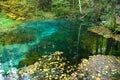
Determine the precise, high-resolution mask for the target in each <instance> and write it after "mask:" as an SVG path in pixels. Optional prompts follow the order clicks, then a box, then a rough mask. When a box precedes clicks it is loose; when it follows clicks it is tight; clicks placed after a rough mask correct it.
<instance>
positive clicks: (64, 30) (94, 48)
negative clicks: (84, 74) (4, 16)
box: [0, 19, 119, 70]
mask: <svg viewBox="0 0 120 80" xmlns="http://www.w3.org/2000/svg"><path fill="white" fill-rule="evenodd" d="M80 25H81V29H80V36H79V41H78V31H79V27H80ZM90 26H92V25H91V23H87V22H82V21H79V20H75V19H57V20H44V21H29V22H25V23H24V24H21V26H19V27H18V28H17V29H16V30H14V31H12V32H10V33H7V34H4V36H3V37H2V40H4V41H3V42H2V40H1V41H0V53H1V55H0V57H1V64H2V65H3V66H2V67H3V69H5V70H9V68H11V67H12V66H15V67H23V66H26V65H30V64H33V63H34V62H36V61H37V60H38V59H39V57H41V56H42V55H50V54H52V53H54V52H55V51H62V52H64V54H63V56H64V57H66V58H67V59H68V60H69V61H71V63H72V62H73V63H75V62H79V61H80V60H81V59H82V58H85V57H88V56H90V55H93V54H98V53H99V54H100V53H101V54H104V53H105V52H106V51H109V50H111V48H110V49H109V48H108V49H106V48H107V47H108V46H109V45H108V46H107V42H108V39H105V38H103V37H101V36H98V35H96V34H93V33H91V32H88V31H87V28H88V27H90ZM78 43H79V44H78ZM117 48H119V46H118V47H117ZM110 52H111V51H110ZM117 52H118V53H119V49H117ZM111 54H112V53H111Z"/></svg>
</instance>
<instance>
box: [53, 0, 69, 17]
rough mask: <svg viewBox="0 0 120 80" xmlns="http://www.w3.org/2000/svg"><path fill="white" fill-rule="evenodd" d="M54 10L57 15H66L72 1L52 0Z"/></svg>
mask: <svg viewBox="0 0 120 80" xmlns="http://www.w3.org/2000/svg"><path fill="white" fill-rule="evenodd" d="M52 11H53V12H55V13H56V15H57V16H61V17H62V16H65V15H67V14H68V13H69V11H70V2H68V1H67V0H54V1H53V2H52Z"/></svg>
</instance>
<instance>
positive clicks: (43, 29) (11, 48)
mask: <svg viewBox="0 0 120 80" xmlns="http://www.w3.org/2000/svg"><path fill="white" fill-rule="evenodd" d="M30 24H31V26H29V25H25V26H24V28H23V29H24V30H25V31H26V32H29V33H30V31H35V35H36V37H37V39H36V41H33V42H31V43H25V44H12V45H5V46H0V53H1V57H0V59H1V60H0V61H1V62H4V63H2V65H3V67H4V68H5V69H6V70H7V69H9V64H10V60H12V62H13V64H14V65H18V63H19V61H21V60H22V59H24V58H25V56H24V53H25V52H27V51H28V50H29V47H31V46H33V45H35V44H38V43H39V42H40V40H41V39H42V38H44V37H46V36H49V35H51V34H53V33H54V32H56V28H55V27H54V26H52V27H51V26H50V25H49V24H46V25H45V24H43V25H42V24H38V23H36V24H37V25H36V24H35V23H34V24H32V23H30ZM26 26H29V27H26ZM31 28H32V30H31ZM18 29H19V28H18ZM18 31H19V30H18ZM31 33H32V32H31ZM31 33H30V34H31ZM21 34H22V33H21ZM32 34H33V33H32Z"/></svg>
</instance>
